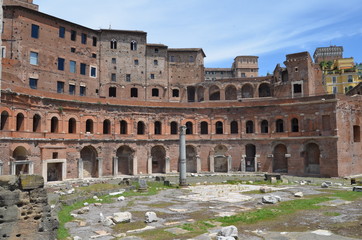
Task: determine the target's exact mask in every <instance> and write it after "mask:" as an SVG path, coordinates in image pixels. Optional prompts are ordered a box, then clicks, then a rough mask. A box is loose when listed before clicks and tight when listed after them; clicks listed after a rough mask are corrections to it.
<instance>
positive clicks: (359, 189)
mask: <svg viewBox="0 0 362 240" xmlns="http://www.w3.org/2000/svg"><path fill="white" fill-rule="evenodd" d="M353 192H362V186H357V187H353Z"/></svg>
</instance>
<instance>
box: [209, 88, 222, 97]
mask: <svg viewBox="0 0 362 240" xmlns="http://www.w3.org/2000/svg"><path fill="white" fill-rule="evenodd" d="M209 100H210V101H217V100H220V88H219V87H218V86H216V85H214V86H211V87H210V88H209Z"/></svg>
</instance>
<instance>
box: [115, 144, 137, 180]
mask: <svg viewBox="0 0 362 240" xmlns="http://www.w3.org/2000/svg"><path fill="white" fill-rule="evenodd" d="M135 153H136V151H135V150H134V149H132V148H131V147H130V146H128V145H122V146H120V147H119V148H117V151H116V156H117V158H118V159H117V161H118V169H117V171H118V174H125V175H131V174H132V173H133V160H134V156H135Z"/></svg>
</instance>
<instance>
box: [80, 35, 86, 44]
mask: <svg viewBox="0 0 362 240" xmlns="http://www.w3.org/2000/svg"><path fill="white" fill-rule="evenodd" d="M81 42H82V44H87V34H85V33H82V41H81Z"/></svg>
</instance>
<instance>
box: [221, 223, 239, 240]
mask: <svg viewBox="0 0 362 240" xmlns="http://www.w3.org/2000/svg"><path fill="white" fill-rule="evenodd" d="M217 235H218V236H221V237H232V238H235V239H237V238H238V229H237V228H236V227H235V226H233V225H231V226H228V227H223V228H221V230H220V231H219V232H218V234H217Z"/></svg>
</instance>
